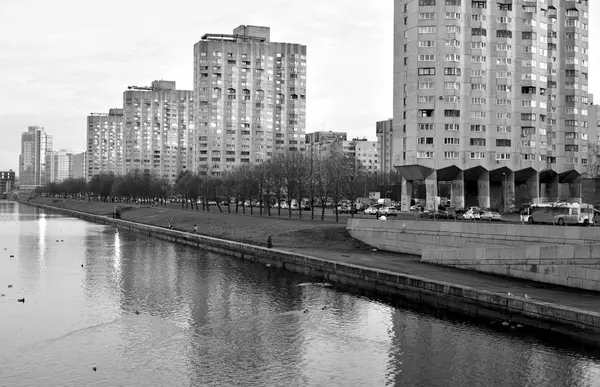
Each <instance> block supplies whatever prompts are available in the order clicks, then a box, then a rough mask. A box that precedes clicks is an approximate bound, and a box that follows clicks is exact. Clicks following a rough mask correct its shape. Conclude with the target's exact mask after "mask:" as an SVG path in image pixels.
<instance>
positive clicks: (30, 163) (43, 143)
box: [19, 126, 52, 191]
mask: <svg viewBox="0 0 600 387" xmlns="http://www.w3.org/2000/svg"><path fill="white" fill-rule="evenodd" d="M51 164H52V136H51V135H49V134H47V133H46V132H45V131H44V128H43V127H41V126H30V127H29V128H28V131H27V132H23V134H21V154H20V155H19V183H20V189H21V190H22V191H32V190H34V189H35V188H37V187H42V186H44V185H46V184H48V183H50V182H51V181H52V168H50V166H51Z"/></svg>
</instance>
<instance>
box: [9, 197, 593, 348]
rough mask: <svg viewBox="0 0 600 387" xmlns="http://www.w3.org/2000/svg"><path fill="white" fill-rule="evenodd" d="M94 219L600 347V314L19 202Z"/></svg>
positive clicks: (348, 286)
mask: <svg viewBox="0 0 600 387" xmlns="http://www.w3.org/2000/svg"><path fill="white" fill-rule="evenodd" d="M19 203H22V204H24V205H29V206H33V207H37V208H43V209H47V210H50V211H55V212H58V213H61V214H64V215H68V216H73V217H77V218H80V219H83V220H87V221H91V222H94V223H101V224H106V225H112V226H115V227H119V228H123V229H127V230H129V231H133V232H138V233H143V234H145V235H147V236H151V237H156V238H159V239H162V240H167V241H171V242H175V243H181V244H187V245H190V246H194V247H198V248H200V247H202V248H206V249H208V250H211V251H214V252H219V253H223V254H226V255H229V256H233V257H235V258H238V259H245V260H249V261H252V262H257V263H261V264H265V265H267V264H268V265H271V266H272V267H276V268H281V269H284V270H288V271H292V272H297V273H301V274H304V275H308V276H311V277H313V278H315V280H316V281H318V282H331V283H333V284H336V285H338V286H339V287H340V288H342V290H346V289H348V290H350V289H353V288H358V289H359V290H364V291H369V292H373V293H374V294H381V295H382V296H383V297H384V298H388V299H389V298H391V297H393V298H399V299H402V300H403V301H407V302H410V303H413V304H414V303H417V304H421V305H425V306H428V307H434V308H436V309H446V310H448V311H450V312H454V313H459V314H461V315H464V316H465V317H468V318H477V319H484V320H498V319H501V320H503V321H508V322H510V323H511V324H522V325H524V326H525V327H527V328H528V329H529V328H533V329H537V330H541V331H547V332H552V333H558V334H561V335H565V336H568V337H570V338H571V339H574V340H576V341H579V342H582V343H586V344H592V345H594V346H596V347H598V346H600V335H599V333H600V313H597V312H594V311H589V310H584V309H577V308H572V307H568V306H563V305H559V304H555V303H548V302H542V301H536V300H530V299H525V298H521V297H515V296H508V295H507V294H502V293H497V292H491V291H487V290H482V289H474V288H472V287H468V286H464V285H458V284H453V283H449V282H443V281H438V280H432V279H427V278H424V277H419V276H414V275H410V274H403V273H398V272H394V271H388V270H383V269H376V268H372V267H368V266H363V265H356V264H351V263H341V262H336V261H331V260H327V259H323V258H319V257H315V256H310V255H305V254H300V253H297V252H291V251H285V250H281V249H277V248H271V249H269V248H266V247H262V246H259V245H256V244H250V243H243V242H236V241H232V240H227V239H221V238H215V237H210V236H204V235H198V234H193V233H189V232H185V231H178V230H169V229H168V228H165V227H160V226H155V225H151V224H144V223H141V222H134V221H130V220H123V219H113V218H111V217H107V216H104V215H98V214H92V213H87V212H82V211H76V210H72V209H66V208H61V207H55V206H51V205H48V204H42V203H36V202H19Z"/></svg>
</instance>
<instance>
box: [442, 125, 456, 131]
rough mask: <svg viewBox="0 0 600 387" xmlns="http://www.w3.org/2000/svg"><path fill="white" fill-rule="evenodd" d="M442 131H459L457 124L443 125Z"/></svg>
mask: <svg viewBox="0 0 600 387" xmlns="http://www.w3.org/2000/svg"><path fill="white" fill-rule="evenodd" d="M444 130H447V131H453V132H458V131H459V130H460V125H459V124H444Z"/></svg>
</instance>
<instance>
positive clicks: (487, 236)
mask: <svg viewBox="0 0 600 387" xmlns="http://www.w3.org/2000/svg"><path fill="white" fill-rule="evenodd" d="M346 228H347V230H348V232H349V233H350V235H351V236H352V237H353V238H355V239H358V240H360V241H362V242H364V243H366V244H368V245H371V246H374V247H377V248H378V249H380V250H385V251H393V252H398V253H407V254H415V255H421V254H422V253H423V251H424V250H429V249H466V248H478V247H517V246H532V245H547V244H563V245H564V244H572V245H582V244H595V243H597V241H599V240H600V228H596V227H565V226H562V227H561V226H550V225H548V226H546V225H534V226H532V225H520V224H510V223H502V222H498V223H493V222H476V223H475V222H462V221H461V222H430V221H418V220H385V221H381V220H376V219H348V223H347V225H346Z"/></svg>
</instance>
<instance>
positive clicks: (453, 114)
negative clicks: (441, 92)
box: [444, 109, 460, 117]
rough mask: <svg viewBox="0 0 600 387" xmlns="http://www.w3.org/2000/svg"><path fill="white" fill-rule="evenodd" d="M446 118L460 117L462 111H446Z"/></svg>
mask: <svg viewBox="0 0 600 387" xmlns="http://www.w3.org/2000/svg"><path fill="white" fill-rule="evenodd" d="M444 117H460V110H453V109H452V110H450V109H447V110H444Z"/></svg>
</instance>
